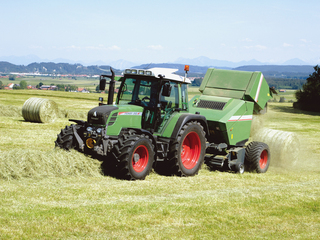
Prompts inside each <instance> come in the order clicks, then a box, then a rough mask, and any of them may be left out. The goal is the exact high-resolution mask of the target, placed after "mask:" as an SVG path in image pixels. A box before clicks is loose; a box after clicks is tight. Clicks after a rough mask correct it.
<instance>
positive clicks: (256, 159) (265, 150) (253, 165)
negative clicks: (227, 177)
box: [245, 142, 270, 173]
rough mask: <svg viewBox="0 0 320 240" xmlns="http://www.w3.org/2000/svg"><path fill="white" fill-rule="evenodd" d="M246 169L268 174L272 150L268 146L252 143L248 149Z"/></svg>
mask: <svg viewBox="0 0 320 240" xmlns="http://www.w3.org/2000/svg"><path fill="white" fill-rule="evenodd" d="M245 164H246V166H247V167H246V168H248V170H249V171H255V172H257V173H265V172H267V170H268V168H269V164H270V150H269V147H268V145H267V144H265V143H262V142H251V143H249V144H248V146H247V148H246V156H245Z"/></svg>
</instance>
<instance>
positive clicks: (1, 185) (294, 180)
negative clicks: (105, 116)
mask: <svg viewBox="0 0 320 240" xmlns="http://www.w3.org/2000/svg"><path fill="white" fill-rule="evenodd" d="M195 94H196V90H195V89H193V88H192V89H190V94H189V97H190V98H191V97H192V95H195ZM34 96H36V97H42V98H48V99H51V100H54V101H55V102H56V103H57V104H58V106H59V108H63V109H67V110H73V111H75V112H79V113H86V112H87V111H88V110H89V109H91V108H93V107H95V106H97V103H98V101H97V99H98V97H99V96H101V95H100V94H83V93H65V92H52V91H29V90H28V91H27V90H23V91H22V90H21V91H20V90H19V91H18V90H15V91H0V136H1V140H0V202H1V204H0V239H51V238H53V239H257V238H258V239H319V237H320V147H319V146H320V139H319V136H318V135H319V124H320V115H319V114H315V113H310V112H303V111H298V110H295V109H293V108H292V103H288V102H286V103H270V104H269V111H268V113H267V114H266V115H265V116H264V117H263V121H262V122H263V124H264V127H269V128H271V129H277V130H283V131H291V132H294V133H295V134H297V135H298V136H299V139H300V140H301V145H300V151H299V154H298V159H299V161H298V163H297V164H295V165H290V163H289V164H288V165H287V167H285V168H279V167H276V166H275V165H274V164H272V162H271V166H270V168H269V170H268V172H267V173H266V174H255V173H246V172H245V173H244V174H243V175H237V174H233V173H226V172H210V171H209V170H207V169H206V167H205V166H203V168H202V169H201V170H200V172H199V174H198V175H197V176H195V177H188V178H179V177H164V176H160V175H157V174H156V173H151V174H150V175H149V176H148V177H147V178H146V180H144V181H131V182H129V181H122V180H117V179H114V178H111V177H105V176H102V175H101V174H100V170H99V162H97V161H96V160H94V159H91V158H89V157H86V156H84V155H82V154H80V153H78V152H75V151H71V152H65V151H61V150H60V151H55V150H53V149H54V141H55V139H56V136H57V134H58V133H59V132H60V129H61V128H64V127H65V125H67V124H70V122H68V119H67V118H58V119H57V120H56V121H55V122H54V123H50V124H49V123H46V124H38V123H30V122H25V121H24V119H23V118H22V117H21V116H19V114H18V113H13V111H14V110H17V109H18V110H19V108H21V107H22V105H23V103H24V101H25V100H27V99H28V98H30V97H34ZM277 98H278V99H279V96H278V97H277ZM286 98H288V99H294V97H293V94H292V92H291V94H289V93H286ZM18 110H17V111H18ZM8 112H9V113H8ZM10 112H12V116H9V115H10ZM4 113H6V114H4ZM261 127H262V126H261ZM271 161H273V162H276V161H280V159H278V157H277V156H272V160H271Z"/></svg>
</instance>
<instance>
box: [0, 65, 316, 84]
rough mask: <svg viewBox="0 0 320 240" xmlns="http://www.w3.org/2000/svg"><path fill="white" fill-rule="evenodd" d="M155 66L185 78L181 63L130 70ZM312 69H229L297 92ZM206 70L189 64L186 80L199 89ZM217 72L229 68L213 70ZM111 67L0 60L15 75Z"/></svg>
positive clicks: (1, 69) (91, 72)
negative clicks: (253, 73)
mask: <svg viewBox="0 0 320 240" xmlns="http://www.w3.org/2000/svg"><path fill="white" fill-rule="evenodd" d="M154 67H163V68H174V69H178V71H177V74H180V75H184V64H171V63H159V64H143V65H140V66H135V67H133V68H140V69H147V68H154ZM313 67H314V66H309V65H305V66H304V65H296V66H290V65H257V66H242V67H237V68H234V69H232V70H238V71H260V72H262V73H263V75H264V76H265V78H266V80H267V82H268V83H269V85H270V86H271V87H275V88H276V89H280V88H286V89H300V88H301V87H302V85H303V84H304V83H305V81H306V79H307V78H308V77H309V75H310V74H312V72H313ZM208 68H209V67H201V66H193V65H190V71H189V73H188V76H189V77H195V78H196V81H194V83H193V85H195V86H198V85H199V84H200V83H201V80H202V78H203V77H204V75H205V73H206V71H207V69H208ZM216 68H217V69H230V70H231V68H223V67H216ZM109 69H110V66H97V65H95V66H83V65H81V64H69V63H52V62H46V63H31V64H29V65H27V66H24V65H15V64H11V63H9V62H1V61H0V73H1V74H10V73H12V72H14V73H41V74H72V75H78V74H86V75H100V74H105V73H107V72H108V71H109ZM114 71H115V74H116V75H120V74H121V73H122V70H120V69H114Z"/></svg>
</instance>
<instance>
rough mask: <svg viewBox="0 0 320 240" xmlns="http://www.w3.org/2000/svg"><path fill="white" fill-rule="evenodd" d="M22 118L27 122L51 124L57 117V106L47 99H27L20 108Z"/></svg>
mask: <svg viewBox="0 0 320 240" xmlns="http://www.w3.org/2000/svg"><path fill="white" fill-rule="evenodd" d="M22 116H23V118H24V120H26V121H28V122H38V123H51V122H54V121H55V119H56V118H57V116H58V105H57V104H56V103H55V102H54V101H52V100H49V99H44V98H29V99H28V100H27V101H25V103H24V104H23V106H22Z"/></svg>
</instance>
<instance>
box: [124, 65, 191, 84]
mask: <svg viewBox="0 0 320 240" xmlns="http://www.w3.org/2000/svg"><path fill="white" fill-rule="evenodd" d="M178 70H179V69H172V68H150V69H126V70H125V71H124V75H128V74H130V75H142V76H153V77H155V78H160V75H161V76H162V77H163V78H164V79H168V80H172V81H177V82H184V83H188V84H189V83H191V81H190V79H189V78H184V77H182V76H180V75H178V74H174V72H176V71H178Z"/></svg>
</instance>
